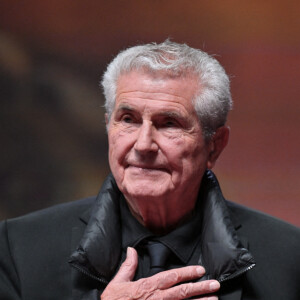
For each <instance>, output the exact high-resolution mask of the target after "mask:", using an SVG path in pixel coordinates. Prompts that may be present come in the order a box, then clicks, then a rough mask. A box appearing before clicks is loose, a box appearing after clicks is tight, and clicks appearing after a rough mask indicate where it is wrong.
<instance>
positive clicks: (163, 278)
mask: <svg viewBox="0 0 300 300" xmlns="http://www.w3.org/2000/svg"><path fill="white" fill-rule="evenodd" d="M204 274H205V269H204V268H203V267H201V266H188V267H183V268H178V269H172V270H169V271H164V272H161V273H158V274H156V275H154V276H152V277H150V278H151V280H152V281H153V283H152V284H153V285H154V286H155V287H156V288H158V289H167V288H169V287H172V286H174V285H175V284H177V283H180V282H186V281H191V280H194V279H197V278H200V277H202V276H203V275H204ZM150 278H149V279H150Z"/></svg>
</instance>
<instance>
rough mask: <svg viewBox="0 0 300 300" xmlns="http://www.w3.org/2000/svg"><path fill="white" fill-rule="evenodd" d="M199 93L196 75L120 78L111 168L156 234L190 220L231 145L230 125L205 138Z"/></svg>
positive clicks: (132, 205)
mask: <svg viewBox="0 0 300 300" xmlns="http://www.w3.org/2000/svg"><path fill="white" fill-rule="evenodd" d="M198 89H199V87H198V81H197V78H196V77H195V76H194V75H190V76H188V75H187V76H185V77H175V78H173V77H172V78H170V77H166V76H164V75H161V76H160V75H155V76H154V75H153V74H149V73H145V72H142V71H131V72H130V73H127V74H124V75H121V76H120V78H119V80H118V84H117V93H116V103H115V107H114V111H113V113H112V116H111V118H110V120H107V126H108V141H109V164H110V168H111V171H112V173H113V175H114V178H115V179H116V182H117V184H118V187H119V189H120V190H121V192H122V193H123V194H124V196H125V198H126V201H127V203H128V205H129V208H130V210H131V212H132V213H133V215H134V216H135V217H136V219H137V220H138V221H139V222H140V223H141V224H143V225H144V226H145V227H147V228H148V229H150V230H151V231H153V232H155V233H158V234H162V233H166V232H168V231H170V230H172V229H173V228H174V227H176V225H178V223H179V222H181V221H182V220H184V218H186V217H188V216H189V214H190V213H191V212H192V210H193V209H194V206H195V202H196V199H197V195H198V191H199V187H200V183H201V179H202V176H203V174H204V172H205V170H206V169H210V168H212V167H213V166H214V164H215V161H216V160H217V158H218V156H219V154H220V153H221V152H222V150H223V148H224V147H225V145H226V143H227V139H228V128H226V127H221V128H219V129H218V130H217V132H216V134H215V136H214V138H213V139H211V140H210V141H209V142H207V141H206V140H205V139H204V137H203V131H202V128H201V125H200V122H199V120H198V117H197V115H196V111H195V108H194V106H193V104H192V99H193V97H194V95H195V94H196V93H197V92H198Z"/></svg>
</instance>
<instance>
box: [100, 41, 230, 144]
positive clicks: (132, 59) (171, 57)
mask: <svg viewBox="0 0 300 300" xmlns="http://www.w3.org/2000/svg"><path fill="white" fill-rule="evenodd" d="M140 69H143V70H147V71H149V72H152V73H156V72H159V73H162V74H166V76H179V77H180V76H185V75H189V74H195V75H196V76H197V77H198V78H199V92H198V94H196V95H195V98H194V99H192V101H193V104H194V107H195V110H196V113H197V115H198V118H199V121H200V124H201V126H202V129H203V132H204V136H205V137H206V138H210V137H211V136H212V135H213V134H214V132H215V131H216V129H217V128H218V127H220V126H222V125H224V124H225V123H226V119H227V114H228V112H229V110H230V109H231V108H232V99H231V94H230V81H229V78H228V76H227V74H226V73H225V70H224V69H223V67H222V66H221V65H220V63H219V62H218V61H217V60H216V59H215V58H213V57H211V56H209V55H208V54H207V53H206V52H203V51H201V50H198V49H194V48H191V47H189V46H187V45H186V44H177V43H174V42H171V41H169V40H166V41H165V42H163V43H161V44H156V43H152V44H145V45H140V46H134V47H131V48H128V49H126V50H124V51H122V52H120V53H119V54H118V55H117V56H116V57H115V58H114V59H113V61H112V62H111V63H110V64H109V65H108V67H107V70H106V72H105V73H104V75H103V79H102V87H103V91H104V96H105V109H106V112H107V115H108V119H110V117H111V114H112V112H113V109H114V106H115V99H116V89H117V81H118V78H119V76H120V75H121V74H126V73H129V72H130V71H132V70H140Z"/></svg>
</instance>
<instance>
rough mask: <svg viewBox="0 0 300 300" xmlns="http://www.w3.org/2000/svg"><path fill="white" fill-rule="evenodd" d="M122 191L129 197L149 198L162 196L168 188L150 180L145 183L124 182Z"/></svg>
mask: <svg viewBox="0 0 300 300" xmlns="http://www.w3.org/2000/svg"><path fill="white" fill-rule="evenodd" d="M122 192H123V193H124V194H126V195H128V196H129V197H131V198H136V199H137V198H140V199H151V198H160V197H164V196H165V195H166V194H167V193H168V192H170V190H168V189H166V186H164V187H163V188H161V187H160V186H157V184H155V183H153V182H151V183H147V184H137V183H134V184H128V185H127V184H126V185H124V186H123V191H122Z"/></svg>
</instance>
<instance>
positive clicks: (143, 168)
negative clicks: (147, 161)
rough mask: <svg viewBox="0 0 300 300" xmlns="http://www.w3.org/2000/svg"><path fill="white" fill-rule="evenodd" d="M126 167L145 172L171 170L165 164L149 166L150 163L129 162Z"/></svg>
mask: <svg viewBox="0 0 300 300" xmlns="http://www.w3.org/2000/svg"><path fill="white" fill-rule="evenodd" d="M125 169H136V170H140V171H144V172H167V173H170V171H169V170H168V169H167V168H165V167H163V166H148V165H140V164H128V165H127V166H126V167H125Z"/></svg>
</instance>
